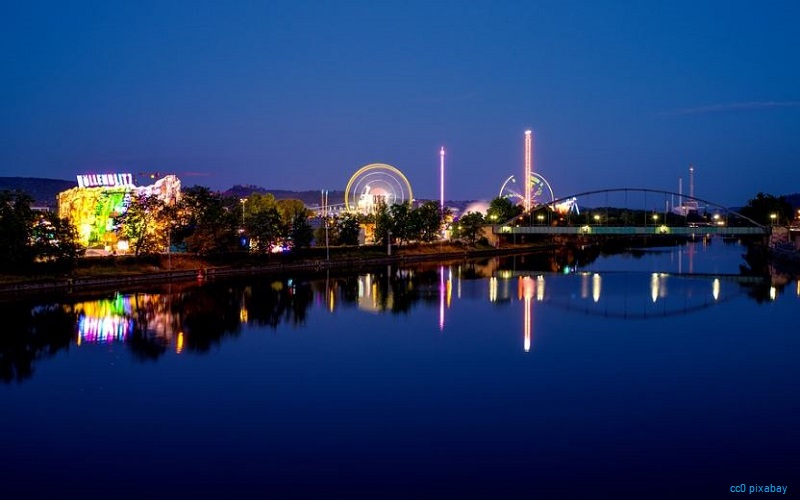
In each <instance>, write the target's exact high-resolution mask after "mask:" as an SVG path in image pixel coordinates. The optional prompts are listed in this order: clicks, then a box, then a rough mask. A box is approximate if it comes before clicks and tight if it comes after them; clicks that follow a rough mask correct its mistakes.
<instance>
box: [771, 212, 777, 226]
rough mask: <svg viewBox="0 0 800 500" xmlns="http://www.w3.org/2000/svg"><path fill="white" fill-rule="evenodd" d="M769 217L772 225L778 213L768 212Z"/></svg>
mask: <svg viewBox="0 0 800 500" xmlns="http://www.w3.org/2000/svg"><path fill="white" fill-rule="evenodd" d="M769 219H770V222H771V223H772V225H773V226H774V225H775V222H776V221H777V219H778V214H769Z"/></svg>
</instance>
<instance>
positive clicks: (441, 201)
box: [439, 146, 444, 215]
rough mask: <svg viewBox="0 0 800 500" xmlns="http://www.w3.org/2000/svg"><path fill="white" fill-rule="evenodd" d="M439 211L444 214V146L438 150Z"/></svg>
mask: <svg viewBox="0 0 800 500" xmlns="http://www.w3.org/2000/svg"><path fill="white" fill-rule="evenodd" d="M439 211H440V212H441V214H442V215H444V146H442V149H440V150H439Z"/></svg>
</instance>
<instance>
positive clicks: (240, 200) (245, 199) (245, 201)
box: [239, 198, 247, 231]
mask: <svg viewBox="0 0 800 500" xmlns="http://www.w3.org/2000/svg"><path fill="white" fill-rule="evenodd" d="M239 202H240V203H241V204H242V231H244V204H245V203H247V198H239Z"/></svg>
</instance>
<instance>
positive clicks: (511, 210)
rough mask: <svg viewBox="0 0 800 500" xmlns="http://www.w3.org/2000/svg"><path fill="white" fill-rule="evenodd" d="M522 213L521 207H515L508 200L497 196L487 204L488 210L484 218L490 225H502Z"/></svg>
mask: <svg viewBox="0 0 800 500" xmlns="http://www.w3.org/2000/svg"><path fill="white" fill-rule="evenodd" d="M521 213H522V206H521V205H515V204H514V203H512V202H511V200H509V199H508V198H505V197H502V196H499V197H497V198H495V199H493V200H492V201H491V203H489V210H487V211H486V218H487V219H489V220H490V221H491V222H492V224H502V223H504V222H507V221H509V220H511V219H513V218H514V217H516V216H518V215H520V214H521Z"/></svg>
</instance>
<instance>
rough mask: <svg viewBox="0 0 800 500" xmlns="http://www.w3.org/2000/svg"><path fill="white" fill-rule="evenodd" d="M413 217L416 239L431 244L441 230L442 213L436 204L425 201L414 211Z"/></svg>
mask: <svg viewBox="0 0 800 500" xmlns="http://www.w3.org/2000/svg"><path fill="white" fill-rule="evenodd" d="M413 216H414V217H413V218H414V226H415V229H416V232H417V237H418V238H419V239H420V240H422V241H425V242H431V241H434V240H435V239H437V238H438V237H439V231H440V230H441V228H442V213H441V210H440V209H439V204H438V203H436V202H435V201H426V202H425V203H423V204H422V206H420V207H418V208H416V209H415V210H414V212H413Z"/></svg>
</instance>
